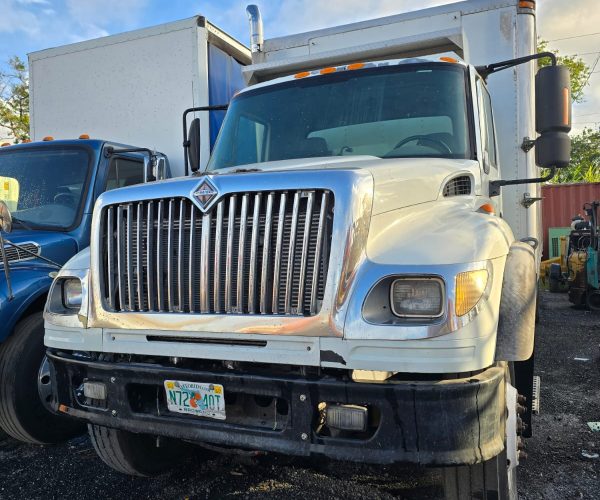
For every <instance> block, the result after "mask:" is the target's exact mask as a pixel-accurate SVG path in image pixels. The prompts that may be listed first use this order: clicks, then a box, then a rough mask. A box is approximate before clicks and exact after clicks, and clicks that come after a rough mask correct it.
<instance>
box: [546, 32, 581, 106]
mask: <svg viewBox="0 0 600 500" xmlns="http://www.w3.org/2000/svg"><path fill="white" fill-rule="evenodd" d="M548 51H550V52H554V53H555V54H556V55H557V59H558V64H562V65H564V66H566V67H567V68H569V72H570V73H571V98H572V99H573V102H576V103H581V102H583V100H584V99H583V93H584V90H585V87H586V86H587V84H588V81H589V78H590V72H591V70H590V67H589V66H588V65H587V64H586V63H585V62H584V61H583V59H581V58H580V57H577V56H560V55H558V51H557V50H554V49H549V48H548V42H546V41H545V40H539V42H538V52H548ZM538 64H539V65H540V66H548V65H549V64H550V60H549V59H548V58H544V59H540V60H539V61H538Z"/></svg>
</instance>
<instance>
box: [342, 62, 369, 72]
mask: <svg viewBox="0 0 600 500" xmlns="http://www.w3.org/2000/svg"><path fill="white" fill-rule="evenodd" d="M364 67H365V63H361V62H357V63H352V64H348V66H346V69H349V70H353V69H361V68H364Z"/></svg>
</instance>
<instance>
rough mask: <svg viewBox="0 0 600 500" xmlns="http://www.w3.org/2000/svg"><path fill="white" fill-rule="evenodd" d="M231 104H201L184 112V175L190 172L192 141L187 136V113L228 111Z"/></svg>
mask: <svg viewBox="0 0 600 500" xmlns="http://www.w3.org/2000/svg"><path fill="white" fill-rule="evenodd" d="M228 107H229V104H215V105H212V106H199V107H196V108H188V109H186V110H185V111H184V112H183V153H184V154H183V161H184V167H185V168H184V175H185V176H186V177H187V176H188V175H189V173H190V167H189V162H188V149H189V148H190V141H189V140H188V136H187V134H188V133H187V115H189V114H190V113H195V112H196V111H227V108H228Z"/></svg>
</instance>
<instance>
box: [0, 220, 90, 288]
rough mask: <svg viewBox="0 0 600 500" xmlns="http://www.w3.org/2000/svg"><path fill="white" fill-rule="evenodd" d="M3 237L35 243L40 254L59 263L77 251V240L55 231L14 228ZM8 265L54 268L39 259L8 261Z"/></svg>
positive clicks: (62, 262)
mask: <svg viewBox="0 0 600 500" xmlns="http://www.w3.org/2000/svg"><path fill="white" fill-rule="evenodd" d="M5 239H7V240H9V241H11V242H13V243H16V244H17V245H19V244H23V243H30V242H32V243H36V244H37V245H38V246H39V247H40V250H41V251H40V255H42V256H43V257H46V258H47V259H50V260H52V261H54V262H57V263H58V264H61V265H62V264H64V263H65V262H66V261H67V260H69V259H70V258H71V257H72V256H73V255H75V254H76V253H77V252H78V251H79V248H78V245H77V241H76V240H75V239H74V238H73V237H72V236H71V235H69V234H68V233H61V232H56V231H37V230H36V231H28V230H24V229H16V230H14V231H13V232H12V233H10V234H8V235H5ZM10 267H11V269H13V270H16V269H24V268H27V269H30V270H34V269H36V268H41V269H40V270H42V269H43V270H45V269H47V268H48V267H52V268H53V270H56V269H55V268H54V266H50V265H49V264H47V263H46V262H44V261H43V260H41V259H31V260H23V261H13V262H11V263H10ZM0 279H1V278H0Z"/></svg>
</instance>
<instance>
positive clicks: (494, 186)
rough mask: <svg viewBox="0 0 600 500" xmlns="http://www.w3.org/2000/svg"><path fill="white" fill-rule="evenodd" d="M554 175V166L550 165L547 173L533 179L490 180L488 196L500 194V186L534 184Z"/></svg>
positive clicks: (545, 180) (547, 179)
mask: <svg viewBox="0 0 600 500" xmlns="http://www.w3.org/2000/svg"><path fill="white" fill-rule="evenodd" d="M555 175H556V167H551V168H550V172H548V175H545V176H544V177H536V178H534V179H513V180H511V181H503V180H497V181H490V189H489V191H490V194H489V195H490V196H499V195H500V188H501V187H502V186H514V185H515V184H535V183H538V182H547V181H549V180H550V179H552V178H553V177H554V176H555Z"/></svg>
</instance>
